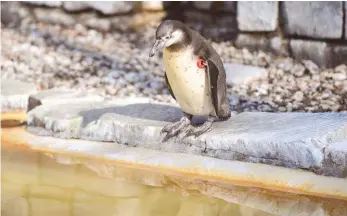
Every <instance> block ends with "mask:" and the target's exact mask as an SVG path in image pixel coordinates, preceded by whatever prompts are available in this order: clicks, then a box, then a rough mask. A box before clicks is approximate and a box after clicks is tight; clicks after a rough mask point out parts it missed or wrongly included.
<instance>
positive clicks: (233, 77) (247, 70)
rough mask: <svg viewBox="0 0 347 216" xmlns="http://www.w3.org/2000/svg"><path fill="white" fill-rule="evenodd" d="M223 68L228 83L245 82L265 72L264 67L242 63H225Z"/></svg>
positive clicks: (264, 74)
mask: <svg viewBox="0 0 347 216" xmlns="http://www.w3.org/2000/svg"><path fill="white" fill-rule="evenodd" d="M224 68H225V71H226V77H227V84H228V85H238V84H241V85H242V84H247V83H248V82H250V81H252V80H254V79H257V78H259V77H262V76H266V74H267V72H266V70H265V69H264V68H260V67H254V66H249V65H242V64H232V63H225V64H224Z"/></svg>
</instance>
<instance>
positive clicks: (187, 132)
mask: <svg viewBox="0 0 347 216" xmlns="http://www.w3.org/2000/svg"><path fill="white" fill-rule="evenodd" d="M213 122H214V119H213V118H210V119H208V120H207V121H206V122H205V123H204V124H202V125H200V126H198V127H194V126H193V125H189V126H188V127H186V128H184V129H183V130H182V131H181V133H180V135H179V140H181V141H182V140H184V139H185V138H187V137H189V136H194V137H199V136H200V135H202V134H204V133H206V132H208V131H210V130H211V126H212V123H213Z"/></svg>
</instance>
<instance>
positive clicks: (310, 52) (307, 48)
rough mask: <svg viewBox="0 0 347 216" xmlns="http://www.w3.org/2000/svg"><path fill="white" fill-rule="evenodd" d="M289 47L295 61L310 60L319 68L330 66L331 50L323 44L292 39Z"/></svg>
mask: <svg viewBox="0 0 347 216" xmlns="http://www.w3.org/2000/svg"><path fill="white" fill-rule="evenodd" d="M289 46H290V49H291V52H292V54H293V56H294V58H295V59H297V60H311V61H313V62H314V63H316V64H317V65H318V66H320V67H327V66H329V64H330V58H331V49H330V48H329V46H328V44H327V43H325V42H321V41H307V40H299V39H292V40H290V42H289Z"/></svg>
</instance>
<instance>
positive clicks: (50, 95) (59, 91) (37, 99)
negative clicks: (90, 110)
mask: <svg viewBox="0 0 347 216" xmlns="http://www.w3.org/2000/svg"><path fill="white" fill-rule="evenodd" d="M103 100H104V98H103V97H101V96H98V95H94V94H90V93H87V92H83V91H74V90H70V89H66V88H56V89H49V90H45V91H40V92H38V93H37V94H32V95H30V97H29V100H28V101H29V102H28V108H27V111H30V110H32V109H34V108H35V107H37V106H39V105H42V104H54V105H57V104H65V103H70V102H74V103H79V102H100V101H103Z"/></svg>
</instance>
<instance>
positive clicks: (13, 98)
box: [1, 79, 37, 112]
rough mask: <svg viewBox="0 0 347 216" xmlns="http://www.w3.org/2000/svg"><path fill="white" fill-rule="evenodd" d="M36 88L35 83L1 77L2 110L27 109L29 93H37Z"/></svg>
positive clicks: (17, 110) (15, 110) (18, 110)
mask: <svg viewBox="0 0 347 216" xmlns="http://www.w3.org/2000/svg"><path fill="white" fill-rule="evenodd" d="M36 89H37V88H36V86H35V85H34V84H30V83H24V82H21V81H19V80H12V79H1V112H20V111H25V110H26V108H27V104H28V98H29V95H30V94H34V93H36Z"/></svg>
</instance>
